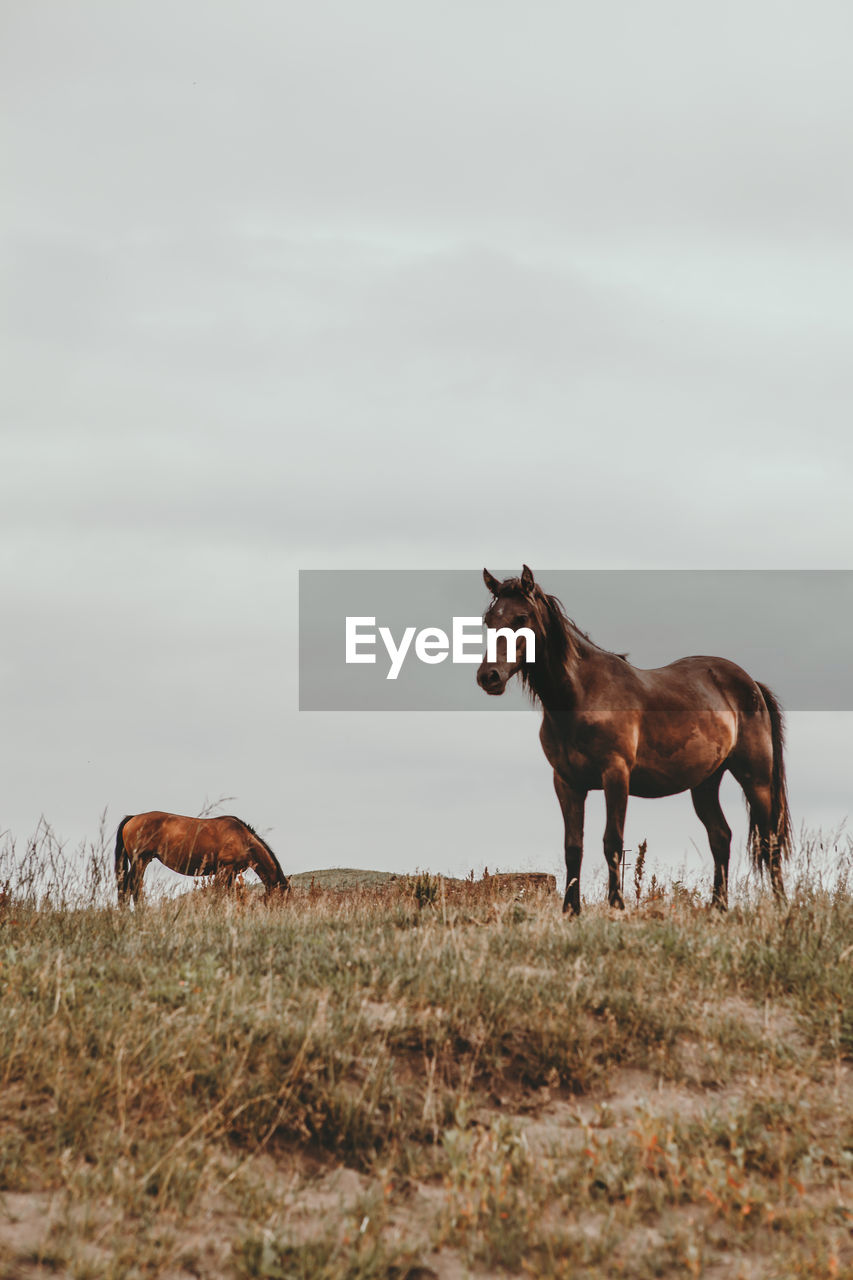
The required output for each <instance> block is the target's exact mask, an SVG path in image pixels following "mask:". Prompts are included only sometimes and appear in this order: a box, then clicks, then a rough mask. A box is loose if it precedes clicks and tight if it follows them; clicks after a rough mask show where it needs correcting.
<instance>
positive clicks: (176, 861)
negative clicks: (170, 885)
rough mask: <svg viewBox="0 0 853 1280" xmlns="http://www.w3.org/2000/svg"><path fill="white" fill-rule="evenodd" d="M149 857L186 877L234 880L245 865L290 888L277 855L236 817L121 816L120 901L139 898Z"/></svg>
mask: <svg viewBox="0 0 853 1280" xmlns="http://www.w3.org/2000/svg"><path fill="white" fill-rule="evenodd" d="M153 858H159V860H160V861H161V862H162V863H163V866H164V867H168V868H169V869H170V870H171V871H178V872H180V874H181V875H185V876H205V875H213V876H217V877H219V879H220V880H222V881H224V882H225V883H226V884H233V883H234V880H235V879H236V877H237V875H238V874H239V873H240V872H241V871H245V870H246V869H247V868H251V869H252V870H253V871H256V872H257V873H258V875H259V876H260V878H261V880H262V881H263V882H264V885H265V886H266V890H267V893H270V891H271V890H273V889H283V890H285V891H287V890H288V889H289V888H290V881H289V880H288V878H287V876H286V875H285V874H284V872H283V871H282V869H281V866H280V864H279V861H278V858H277V857H276V856H275V854H274V853H273V851H272V849H271V848H270V847H269V845H268V844H267V842H266V840H262V839H261V837H260V836H259V835H258V833H257V831H253V830H252V828H251V827H250V826H249V824H248V822H243V821H242V820H241V819H240V818H234V817H219V818H184V817H182V816H181V815H180V814H178V813H160V812H154V813H137V814H136V815H135V816H128V817H126V818H123V819H122V820H121V822H120V823H119V826H118V831H117V832H116V852H115V867H116V883H117V885H118V897H119V902H120V903H126V902H127V899H128V896H129V895H131V894H132V895H133V901H134V902H139V899H140V896H141V894H142V877H143V876H144V875H145V868H146V867H147V866H148V863H149V862H151V860H152V859H153Z"/></svg>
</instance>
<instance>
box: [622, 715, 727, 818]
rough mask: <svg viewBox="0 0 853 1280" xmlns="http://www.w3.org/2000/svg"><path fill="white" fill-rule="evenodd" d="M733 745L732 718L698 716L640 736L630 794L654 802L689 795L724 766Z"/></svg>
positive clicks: (724, 716) (725, 716)
mask: <svg viewBox="0 0 853 1280" xmlns="http://www.w3.org/2000/svg"><path fill="white" fill-rule="evenodd" d="M736 741H737V721H736V719H735V717H734V715H733V714H728V715H722V716H721V715H709V716H700V717H698V718H697V719H696V720H693V721H691V722H690V723H686V724H682V725H681V726H680V727H679V726H675V725H673V724H670V725H669V726H668V729H667V732H665V733H652V734H646V735H644V737H643V739H642V740H641V742H640V743H639V749H638V752H637V759H636V762H635V764H634V768H633V769H632V770H631V787H630V790H631V794H632V795H635V796H644V797H647V798H649V799H655V798H658V797H660V796H671V795H676V794H677V793H678V792H680V791H692V790H693V788H694V787H698V786H699V784H700V783H701V782H704V781H705V779H706V778H709V777H710V776H711V774H712V773H716V772H717V770H718V769H719V768H721V767H722V766H723V765H724V764H725V762H726V760H728V758H729V756H730V755H731V753H732V750H733V748H734V745H735V742H736Z"/></svg>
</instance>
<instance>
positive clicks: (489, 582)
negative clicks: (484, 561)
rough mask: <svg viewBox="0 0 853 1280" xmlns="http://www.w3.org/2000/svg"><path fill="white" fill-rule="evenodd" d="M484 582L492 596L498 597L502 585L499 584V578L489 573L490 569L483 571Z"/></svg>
mask: <svg viewBox="0 0 853 1280" xmlns="http://www.w3.org/2000/svg"><path fill="white" fill-rule="evenodd" d="M483 581H484V582H485V584H486V586H487V587H488V588H489V590H490V591H491V593H492V595H493V596H496V595H497V594H498V592H499V591H500V589H501V584H500V583H499V582H498V580H497V578H495V577H494V576H493V575H492V574H491V573H489V571H488V569H484V570H483Z"/></svg>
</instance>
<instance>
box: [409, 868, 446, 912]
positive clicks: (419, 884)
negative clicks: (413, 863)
mask: <svg viewBox="0 0 853 1280" xmlns="http://www.w3.org/2000/svg"><path fill="white" fill-rule="evenodd" d="M440 885H441V879H440V877H439V876H431V875H430V874H429V872H428V871H419V872H418V874H417V876H416V877H415V880H414V883H413V885H412V897H413V898H414V900H415V902H416V903H417V904H418V907H419V908H421V909H423V908H424V907H434V906H435V904H436V902H437V901H438V894H439V889H440Z"/></svg>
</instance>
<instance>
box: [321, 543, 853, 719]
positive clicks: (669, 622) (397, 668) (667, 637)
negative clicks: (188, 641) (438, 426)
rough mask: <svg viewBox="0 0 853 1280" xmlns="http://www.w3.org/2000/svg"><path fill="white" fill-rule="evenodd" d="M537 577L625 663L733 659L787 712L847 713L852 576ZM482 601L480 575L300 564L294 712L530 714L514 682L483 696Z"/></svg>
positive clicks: (652, 573)
mask: <svg viewBox="0 0 853 1280" xmlns="http://www.w3.org/2000/svg"><path fill="white" fill-rule="evenodd" d="M489 568H490V569H491V571H492V572H493V573H494V575H495V576H496V577H497V578H500V579H504V578H508V577H511V576H516V575H518V574H519V573H520V572H521V566H520V565H517V566H516V567H515V568H514V569H509V570H501V569H499V568H495V567H494V566H492V565H490V566H489ZM534 571H535V575H536V581H537V583H538V584H539V586H540V587H541V588H542V590H543V591H545V592H547V593H548V594H549V595H554V596H556V597H558V599H559V600H561V601H562V603H563V605H564V606H565V609H566V612H567V614H568V615H569V617H570V618H572V619H573V620H574V622H575V623H576V624H577V626H578V627H580V628H581V629H582V630H583V631H585V632H587V633H588V635H589V636H590V637H591V638H592V640H594V641H595V643H596V644H598V645H601V646H602V647H603V648H605V649H610V650H614V651H616V652H618V653H624V652H626V651H627V653H628V658H629V661H630V662H631V663H632V664H633V665H634V666H637V667H661V666H665V665H666V664H667V663H670V662H673V661H675V660H676V659H677V658H681V657H686V656H688V655H691V654H708V655H712V656H716V657H723V658H729V659H731V660H732V661H733V662H736V663H738V664H739V665H740V666H741V667H743V668H744V670H745V671H747V672H748V673H749V675H750V676H752V678H753V679H754V680H757V681H760V682H761V683H762V684H766V685H769V686H770V688H771V689H773V691H774V692H775V693H776V695H777V696H778V698H779V699H780V701H781V702H782V704H783V706H784V707H785V708H786V709H787V710H788V711H850V710H853V664H851V659H850V645H851V636H853V571H848V570H781V571H770V570H767V571H765V570H760V571H758V570H756V571H753V570H743V571H732V570H699V571H683V570H574V569H573V570H553V571H549V570H544V569H542V570H537V569H536V567H535V566H534ZM491 599H492V597H491V595H490V593H489V591H488V590H487V589H486V587H485V585H484V583H483V577H482V570H480V569H472V570H447V571H445V570H362V571H351V570H340V571H338V570H303V571H302V572H301V573H300V575H299V707H300V710H302V711H509V710H520V709H523V708H526V707H527V706H528V703H527V700H526V699H525V698H523V697H522V696H521V695H520V690H518V689H513V690H512V692H511V694H510V695H509V696H506V697H502V698H490V697H488V696H487V695H486V694H485V693H483V691H482V690H481V689H480V688H479V687H478V686H477V683H476V672H477V665H478V662H479V660H480V656H481V655H482V654H483V652H484V650H485V632H484V631H483V632H482V639H481V638H480V634H481V628H480V629H478V626H477V625H476V624H475V621H474V620H477V619H481V618H482V614H483V612H484V611H485V609H486V608H487V607H488V605H489V604H490V603H491ZM348 619H349V622H348V621H347V620H348ZM371 619H372V620H373V621H372V622H371V621H370V620H371ZM454 619H455V620H456V623H455V624H454ZM354 620H358V621H354ZM454 628H455V633H456V641H457V644H456V656H457V657H458V658H459V659H460V660H457V661H454V652H453V649H454ZM423 632H428V633H429V634H426V635H423V634H420V633H423ZM440 633H444V635H445V636H446V642H445V643H444V644H442V641H441V637H440ZM407 634H408V642H406V635H407ZM348 644H349V657H350V658H351V659H353V660H351V661H349V662H348V661H347V656H348ZM442 652H443V653H444V655H445V656H444V657H440V654H441V653H442ZM371 656H372V657H373V658H374V659H375V660H374V661H370V660H369V659H370V658H371ZM463 657H464V658H465V659H466V660H464V661H463V660H461V659H462V658H463ZM392 675H393V677H394V678H389V676H392ZM517 685H518V680H517V678H516V679H514V680H513V681H512V682H511V686H517Z"/></svg>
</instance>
